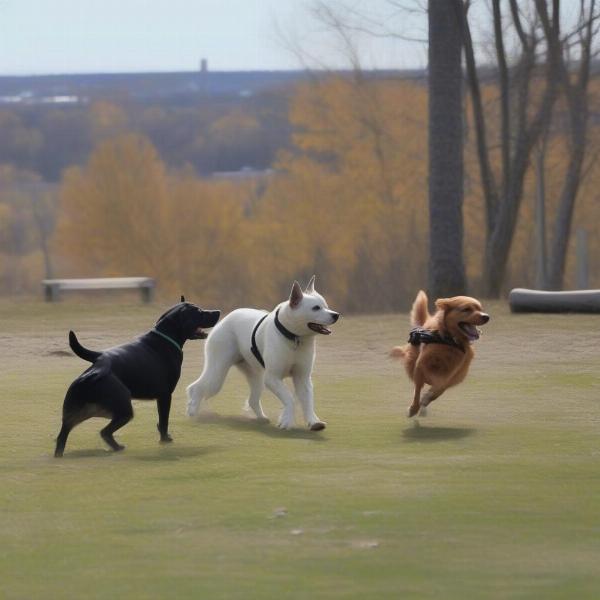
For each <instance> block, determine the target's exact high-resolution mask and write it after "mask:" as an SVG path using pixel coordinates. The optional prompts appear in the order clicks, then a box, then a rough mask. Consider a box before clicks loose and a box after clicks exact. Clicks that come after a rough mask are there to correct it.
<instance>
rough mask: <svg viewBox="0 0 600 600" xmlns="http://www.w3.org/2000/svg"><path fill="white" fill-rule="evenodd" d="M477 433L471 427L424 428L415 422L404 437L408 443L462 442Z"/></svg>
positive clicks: (403, 433) (404, 431)
mask: <svg viewBox="0 0 600 600" xmlns="http://www.w3.org/2000/svg"><path fill="white" fill-rule="evenodd" d="M476 432H477V430H476V429H473V428H469V427H435V426H423V425H421V424H420V423H419V421H414V422H413V425H412V426H411V427H407V428H406V429H404V430H403V431H402V437H403V438H404V439H405V440H406V441H408V442H448V441H452V440H462V439H464V438H467V437H470V436H472V435H474V434H475V433H476Z"/></svg>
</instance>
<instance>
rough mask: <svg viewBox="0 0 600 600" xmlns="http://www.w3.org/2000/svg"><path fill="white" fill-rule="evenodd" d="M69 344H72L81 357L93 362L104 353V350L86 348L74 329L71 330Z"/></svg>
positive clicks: (72, 347)
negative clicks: (97, 350)
mask: <svg viewBox="0 0 600 600" xmlns="http://www.w3.org/2000/svg"><path fill="white" fill-rule="evenodd" d="M69 346H71V350H73V352H75V354H77V356H79V358H83V360H87V361H89V362H91V363H93V362H95V361H96V360H97V359H98V357H99V356H100V355H101V354H102V352H96V351H95V350H88V349H87V348H84V347H83V346H82V345H81V344H80V343H79V340H78V339H77V336H76V335H75V333H74V332H73V331H69Z"/></svg>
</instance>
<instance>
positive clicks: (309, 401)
mask: <svg viewBox="0 0 600 600" xmlns="http://www.w3.org/2000/svg"><path fill="white" fill-rule="evenodd" d="M293 379H294V388H295V390H296V396H298V400H299V401H300V405H301V406H302V412H303V413H304V420H305V421H306V423H307V424H308V427H309V429H312V430H313V431H320V430H321V429H325V427H326V425H327V423H325V422H324V421H321V419H319V417H317V413H315V409H314V396H313V384H312V380H311V378H310V374H306V373H298V374H295V375H294V377H293Z"/></svg>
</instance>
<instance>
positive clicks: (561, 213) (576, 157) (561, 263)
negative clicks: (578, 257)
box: [537, 0, 599, 289]
mask: <svg viewBox="0 0 600 600" xmlns="http://www.w3.org/2000/svg"><path fill="white" fill-rule="evenodd" d="M537 4H539V9H538V11H539V15H540V19H541V22H542V26H543V28H544V32H545V35H546V37H547V39H548V40H549V45H550V52H552V53H553V54H554V55H555V58H554V62H555V63H556V65H557V68H558V77H559V81H560V87H561V91H562V93H563V94H564V97H565V100H566V107H567V116H568V140H569V162H568V164H567V167H566V171H565V178H564V182H563V186H562V190H561V193H560V199H559V204H558V209H557V212H556V217H555V221H554V232H553V237H552V244H551V247H550V263H549V268H548V274H547V281H546V286H545V287H548V288H554V289H560V288H562V286H563V279H564V272H565V263H566V257H567V248H568V245H569V238H570V235H571V224H572V221H573V211H574V208H575V200H576V198H577V192H578V190H579V186H580V183H581V180H582V176H583V167H584V161H585V157H586V150H587V146H588V144H587V135H586V130H587V125H588V120H589V94H588V87H589V81H590V67H591V62H592V56H593V54H592V53H593V50H592V47H593V41H594V37H595V35H596V34H597V33H598V28H597V26H596V20H597V19H598V17H599V15H598V14H597V13H596V2H595V0H590V1H589V3H588V5H587V6H586V2H585V0H580V3H579V16H578V19H577V22H576V24H575V28H574V30H573V31H572V32H571V33H570V34H569V35H568V36H566V37H564V38H562V39H561V38H560V36H559V35H557V33H558V32H556V31H555V29H554V28H553V27H552V25H551V23H550V20H549V17H548V14H547V11H546V9H545V5H544V3H543V2H540V0H538V2H537ZM573 46H576V48H575V54H576V57H577V62H578V64H577V65H574V64H572V62H571V61H570V57H571V56H572V55H573Z"/></svg>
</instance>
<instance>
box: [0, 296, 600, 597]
mask: <svg viewBox="0 0 600 600" xmlns="http://www.w3.org/2000/svg"><path fill="white" fill-rule="evenodd" d="M487 308H488V309H489V311H490V312H491V313H492V317H493V318H492V321H491V323H490V324H489V325H488V326H487V327H486V333H485V335H484V336H483V337H482V339H481V340H480V341H479V342H478V344H477V356H476V359H475V362H474V364H473V367H472V370H471V373H470V374H469V377H468V378H467V380H466V382H465V384H463V385H462V386H460V387H458V388H456V389H454V390H451V391H450V392H448V393H447V394H446V395H445V396H443V397H442V398H441V399H440V400H439V401H437V402H436V403H435V404H433V405H432V406H431V409H430V416H429V417H427V418H426V419H421V420H420V425H419V426H417V425H416V424H414V423H412V422H408V421H407V420H406V418H405V417H404V411H405V408H406V405H407V404H408V403H409V398H410V394H411V388H410V385H409V383H408V381H407V380H406V378H405V376H404V373H403V372H402V371H401V369H400V368H399V366H398V365H396V364H393V363H391V362H389V361H388V360H387V359H386V357H385V353H386V351H387V349H388V348H389V347H390V346H392V345H394V344H396V343H399V342H403V341H404V339H405V338H406V334H407V329H408V324H407V317H406V315H387V316H371V317H347V318H344V319H343V320H342V321H341V322H340V323H339V325H337V326H336V331H335V333H334V335H333V336H331V337H329V338H326V339H320V340H319V349H318V359H317V366H316V372H315V390H316V405H317V411H318V414H319V415H320V416H321V417H322V418H324V419H325V420H327V421H328V423H329V426H328V428H327V429H326V430H325V431H324V432H322V433H316V434H315V433H310V432H308V431H305V430H303V429H297V430H294V431H291V432H281V431H279V430H278V429H276V428H275V427H274V426H273V425H256V424H255V423H253V422H252V421H250V420H248V419H247V418H246V417H245V415H243V414H242V411H241V406H242V404H243V400H244V397H245V393H246V390H245V383H244V382H243V380H242V379H241V378H240V377H239V376H238V375H237V373H232V375H231V376H230V379H229V380H228V382H227V384H226V387H225V389H224V390H223V391H222V393H221V395H220V396H219V397H218V398H217V399H215V400H214V401H213V402H212V408H213V410H214V411H216V412H217V413H218V414H217V415H212V416H209V417H205V418H203V419H200V420H195V421H194V420H189V419H187V417H185V415H184V409H185V399H184V388H185V385H187V383H189V382H190V381H191V380H192V379H193V378H195V376H196V375H197V374H198V372H199V371H200V368H201V364H202V342H190V343H189V344H188V345H187V346H186V355H185V364H184V370H183V375H182V378H181V381H180V384H179V386H178V388H177V390H176V393H175V397H174V403H173V409H172V413H171V433H172V435H173V436H174V438H175V442H174V443H173V444H172V445H169V446H161V445H159V444H158V440H157V437H158V434H157V432H156V429H155V423H156V414H155V407H154V404H153V403H144V402H136V403H135V411H136V417H135V419H134V420H133V421H132V422H131V423H129V424H128V425H127V426H126V427H125V428H123V429H122V430H121V431H120V432H118V434H117V438H118V439H119V440H120V441H121V442H123V443H124V444H125V445H126V446H127V449H126V450H125V451H124V452H122V453H119V454H114V453H111V452H108V451H106V449H105V446H104V444H103V442H102V441H101V439H100V437H99V436H98V430H99V429H100V427H101V426H102V425H103V421H101V420H90V421H88V422H86V423H84V424H83V425H82V426H80V427H78V428H77V429H75V430H74V431H73V433H72V434H71V437H70V438H69V441H68V444H67V448H66V452H65V456H64V458H63V459H62V460H56V459H54V458H53V457H52V452H53V446H54V437H55V436H56V434H57V432H58V428H59V421H60V409H61V405H62V399H63V395H64V392H65V389H66V387H67V385H68V384H69V382H70V381H71V380H72V379H73V378H74V377H75V376H76V375H77V374H78V373H79V372H81V370H82V368H83V367H84V363H82V361H80V360H79V359H77V358H75V357H73V356H70V355H68V354H65V353H64V350H66V349H67V342H66V332H67V330H68V329H69V328H74V329H75V330H76V331H77V332H78V334H79V335H80V339H81V340H82V342H83V343H84V344H86V345H89V346H90V347H107V346H109V345H112V344H116V343H119V342H123V341H125V340H127V339H129V338H131V337H133V336H134V335H136V334H137V333H140V332H142V331H144V330H145V329H148V328H149V327H150V326H151V324H152V323H153V320H154V319H155V317H156V316H157V315H158V314H159V312H160V310H161V309H162V306H156V305H155V306H151V307H145V306H138V305H135V304H130V305H117V306H115V305H113V304H110V303H108V302H106V301H105V302H100V303H97V304H95V305H94V304H91V305H90V304H87V305H84V304H78V303H76V302H75V301H73V300H67V301H66V302H64V303H62V304H57V305H44V304H41V303H33V302H31V303H28V302H25V303H19V304H16V303H8V302H6V301H4V302H3V303H0V322H1V323H2V330H1V333H0V342H1V344H0V369H1V374H0V398H1V402H2V418H1V420H0V422H1V425H0V427H1V436H0V489H1V490H2V491H1V493H0V597H2V598H24V599H28V600H29V599H37V598H43V599H48V598H52V599H55V598H57V599H60V598H135V599H146V598H156V599H163V598H177V599H180V598H211V599H212V598H244V599H246V598H278V599H279V598H433V597H436V598H507V597H510V598H578V599H580V598H598V597H600V569H599V568H598V565H600V477H599V473H600V427H599V425H600V327H599V325H600V319H599V318H598V317H589V316H552V317H548V316H542V315H537V316H528V315H519V316H511V315H510V314H509V313H508V312H507V310H506V308H505V307H504V306H503V305H500V304H495V305H491V306H488V307H487ZM264 404H265V406H266V411H267V413H268V414H269V415H270V416H271V417H272V418H273V419H275V418H276V416H277V414H278V412H279V406H278V401H277V400H275V399H274V398H273V397H271V396H268V395H266V396H265V401H264ZM280 508H285V511H279V509H280ZM279 512H284V514H283V516H278V513H279Z"/></svg>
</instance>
